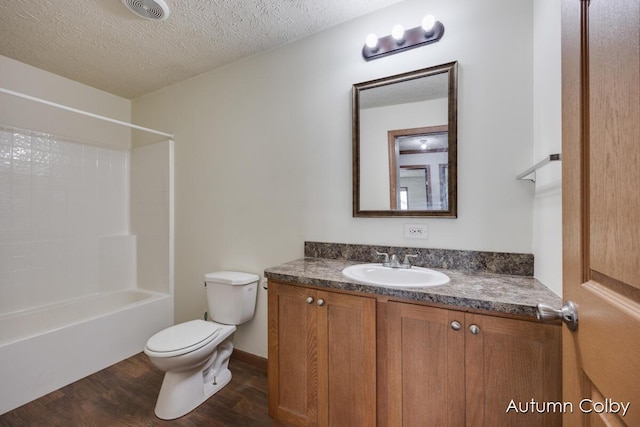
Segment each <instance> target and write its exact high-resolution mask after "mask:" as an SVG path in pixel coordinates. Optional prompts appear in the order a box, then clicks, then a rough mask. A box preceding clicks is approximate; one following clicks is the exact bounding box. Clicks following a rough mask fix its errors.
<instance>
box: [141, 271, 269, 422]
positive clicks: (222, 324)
mask: <svg viewBox="0 0 640 427" xmlns="http://www.w3.org/2000/svg"><path fill="white" fill-rule="evenodd" d="M258 280H259V277H258V276H257V275H255V274H248V273H239V272H229V271H222V272H217V273H209V274H207V275H205V285H206V287H207V301H208V308H209V311H208V313H209V316H210V318H211V319H212V320H208V321H205V320H199V319H198V320H191V321H188V322H184V323H180V324H177V325H174V326H171V327H169V328H167V329H164V330H162V331H160V332H158V333H156V334H155V335H153V336H152V337H151V338H149V340H148V341H147V344H146V345H145V347H144V352H145V354H146V355H147V356H148V357H149V360H150V361H151V363H152V364H153V365H154V366H155V367H157V368H158V369H161V370H163V371H165V376H164V379H163V381H162V386H161V388H160V393H159V394H158V400H157V402H156V407H155V414H156V416H157V417H158V418H161V419H164V420H171V419H175V418H178V417H181V416H183V415H185V414H187V413H189V412H191V411H192V410H193V409H195V408H197V407H198V406H199V405H200V404H202V403H203V402H204V401H206V400H207V399H208V398H210V397H211V396H213V395H214V394H215V393H216V392H218V391H219V390H220V389H222V388H223V387H224V386H225V385H227V384H228V383H229V381H231V371H230V370H229V367H228V365H229V357H230V356H231V353H232V352H233V341H232V337H233V333H234V332H235V330H236V324H238V325H239V324H241V323H244V322H246V321H247V320H249V319H250V318H252V317H253V314H254V311H255V301H256V293H257V282H258Z"/></svg>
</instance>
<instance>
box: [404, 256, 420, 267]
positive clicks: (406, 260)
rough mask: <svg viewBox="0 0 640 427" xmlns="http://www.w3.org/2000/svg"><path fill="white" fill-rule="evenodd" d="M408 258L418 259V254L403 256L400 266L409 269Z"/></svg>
mask: <svg viewBox="0 0 640 427" xmlns="http://www.w3.org/2000/svg"><path fill="white" fill-rule="evenodd" d="M409 258H418V254H413V255H412V254H405V256H404V260H403V261H402V265H403V266H405V267H407V268H410V267H411V263H410V262H409Z"/></svg>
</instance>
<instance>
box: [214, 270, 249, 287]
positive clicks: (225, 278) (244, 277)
mask: <svg viewBox="0 0 640 427" xmlns="http://www.w3.org/2000/svg"><path fill="white" fill-rule="evenodd" d="M258 280H260V277H259V276H258V275H257V274H251V273H242V272H239V271H216V272H214V273H207V274H205V275H204V281H205V282H214V283H223V284H225V285H247V284H249V283H253V282H257V281H258Z"/></svg>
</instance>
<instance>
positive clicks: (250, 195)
mask: <svg viewBox="0 0 640 427" xmlns="http://www.w3.org/2000/svg"><path fill="white" fill-rule="evenodd" d="M532 3H533V1H532V0H518V1H514V0H486V1H482V2H478V1H476V0H458V1H454V2H452V1H448V0H433V1H424V0H409V1H406V2H403V3H400V4H397V5H395V6H392V7H389V8H387V9H384V10H381V11H378V12H375V13H373V14H370V15H367V16H364V17H361V18H359V19H356V20H354V21H351V22H349V23H346V24H344V25H340V26H337V27H334V28H332V29H330V30H328V31H325V32H323V33H320V34H317V35H314V36H312V37H309V38H306V39H304V40H301V41H298V42H294V43H291V44H288V45H286V46H284V47H281V48H279V49H275V50H272V51H270V52H267V53H264V54H261V55H256V56H252V57H250V58H246V59H244V60H242V61H239V62H237V63H234V64H231V65H229V66H226V67H224V68H221V69H218V70H215V71H212V72H210V73H207V74H204V75H201V76H198V77H196V78H193V79H191V80H188V81H185V82H182V83H179V84H176V85H174V86H171V87H168V88H165V89H163V90H161V91H159V92H157V93H154V94H151V95H148V96H145V97H142V98H140V99H137V100H135V101H134V102H133V119H134V122H136V123H139V124H141V125H144V126H150V127H155V128H159V129H163V130H167V131H170V132H173V133H175V135H176V144H175V160H176V183H175V185H176V285H175V287H176V321H178V322H179V321H185V320H188V319H193V318H195V317H200V316H202V313H203V311H204V310H205V297H204V290H203V288H202V286H201V284H200V283H201V281H202V276H203V274H205V273H207V272H210V271H215V270H220V269H236V270H240V271H248V272H254V273H261V272H262V271H263V270H264V268H266V267H269V266H272V265H276V264H279V263H283V262H286V261H289V260H292V259H295V258H299V257H301V256H302V255H303V241H305V240H317V241H327V242H351V243H378V244H389V245H416V243H418V244H420V243H421V244H424V245H425V246H428V247H435V248H454V249H474V250H489V251H505V252H531V249H532V210H533V209H532V204H533V188H532V187H531V186H528V187H527V185H523V183H522V182H518V181H516V180H515V176H516V174H517V173H519V172H520V171H521V170H523V169H525V168H526V167H528V166H530V163H531V158H532V130H533V129H532V127H533V126H532V116H533V113H532V104H533V103H532V92H533V72H532V70H533V66H532V44H533V41H532V31H533V29H532V27H533V22H532V21H533V17H532V16H533V15H532V12H533V5H532ZM426 13H432V14H434V15H435V16H436V17H437V18H438V19H439V20H441V21H442V22H443V23H444V25H445V27H446V32H445V35H444V37H443V39H442V40H441V41H440V42H439V43H436V44H433V45H429V46H426V47H421V48H418V49H413V50H411V51H407V52H404V53H401V54H398V55H393V56H390V57H386V58H382V59H378V60H374V61H371V62H366V61H364V60H363V59H362V57H361V49H362V45H363V41H364V38H365V36H366V35H367V34H368V33H370V32H375V33H377V34H380V35H385V34H388V33H389V32H390V28H391V27H392V26H393V25H394V24H395V23H397V22H401V23H403V24H404V25H405V26H406V27H412V26H417V25H419V24H420V20H421V18H422V16H423V15H424V14H426ZM451 61H458V62H459V89H458V93H459V104H458V123H459V129H458V152H459V158H458V165H459V176H458V182H459V184H458V199H459V217H458V218H457V219H411V223H424V224H428V226H429V236H430V237H429V240H427V241H424V242H420V241H415V240H412V241H407V240H405V239H404V238H403V227H404V226H403V224H404V223H405V222H407V220H403V219H385V218H381V219H363V218H353V217H352V215H351V87H352V84H354V83H359V82H363V81H367V80H371V79H375V78H379V77H383V76H388V75H392V74H397V73H401V72H406V71H411V70H416V69H420V68H425V67H429V66H433V65H438V64H442V63H446V62H451ZM145 142H146V140H143V139H139V140H137V141H134V144H143V143H145ZM266 339H267V327H266V292H264V291H261V292H260V293H259V300H258V309H257V313H256V317H255V318H254V319H253V320H252V321H251V322H249V323H248V324H246V325H243V326H241V327H240V328H239V330H238V333H237V334H236V346H237V347H238V348H240V349H242V350H245V351H248V352H251V353H254V354H258V355H262V356H266V351H267V345H266Z"/></svg>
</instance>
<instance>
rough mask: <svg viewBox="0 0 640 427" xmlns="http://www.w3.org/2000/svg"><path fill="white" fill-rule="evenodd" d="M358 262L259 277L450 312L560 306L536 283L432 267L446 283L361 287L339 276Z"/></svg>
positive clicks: (300, 264)
mask: <svg viewBox="0 0 640 427" xmlns="http://www.w3.org/2000/svg"><path fill="white" fill-rule="evenodd" d="M360 263H361V262H358V261H350V260H345V259H326V258H315V257H306V258H302V259H298V260H295V261H291V262H288V263H286V264H282V265H279V266H276V267H271V268H268V269H266V270H265V272H264V273H265V277H267V278H268V279H271V280H276V281H279V282H285V283H298V284H303V285H311V286H317V287H323V288H330V289H341V290H347V291H356V292H362V293H365V294H374V295H381V296H387V297H390V298H394V299H395V298H397V299H401V300H413V301H421V302H427V303H436V304H446V305H450V306H452V308H456V309H461V310H464V309H477V310H488V311H495V312H501V313H508V314H514V315H523V316H532V317H535V316H536V305H537V304H538V303H545V304H549V305H551V306H553V307H560V306H561V305H562V300H561V298H560V297H559V296H557V295H556V294H554V293H553V292H552V291H551V290H550V289H549V288H547V287H546V286H544V285H543V284H542V283H540V282H539V281H538V280H536V279H534V278H532V277H527V276H516V275H506V274H495V273H486V272H466V271H460V270H448V269H440V268H433V269H434V270H437V271H441V272H443V273H445V274H447V275H448V276H449V277H450V278H451V281H450V282H449V283H448V284H446V285H442V286H435V287H427V288H392V287H385V286H373V285H366V284H362V283H359V282H355V281H353V280H351V279H348V278H347V277H345V276H343V275H342V270H343V269H344V268H345V267H347V266H349V265H354V264H360Z"/></svg>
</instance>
